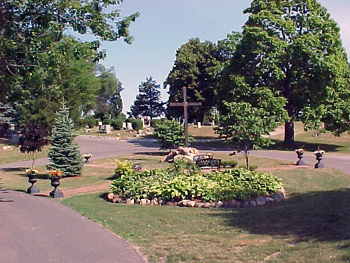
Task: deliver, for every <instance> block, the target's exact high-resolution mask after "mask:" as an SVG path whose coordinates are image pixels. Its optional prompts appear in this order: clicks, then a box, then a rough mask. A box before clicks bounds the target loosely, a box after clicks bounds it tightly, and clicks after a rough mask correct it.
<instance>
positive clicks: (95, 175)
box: [0, 166, 113, 192]
mask: <svg viewBox="0 0 350 263" xmlns="http://www.w3.org/2000/svg"><path fill="white" fill-rule="evenodd" d="M37 168H38V169H39V170H40V171H41V172H40V173H39V174H38V181H37V182H36V183H35V185H36V186H37V187H39V189H40V190H41V192H47V191H49V190H52V186H51V180H50V179H49V178H48V171H47V170H46V168H45V167H44V166H39V167H37ZM111 170H112V169H110V168H103V167H88V166H87V167H84V169H83V174H82V175H81V176H77V177H65V178H62V179H61V180H60V181H61V185H60V186H59V188H60V189H73V188H79V187H85V186H91V185H99V184H103V183H105V182H106V181H109V179H110V177H111V176H112V174H113V173H112V171H111ZM0 182H1V187H3V188H6V189H10V190H15V191H21V192H25V191H26V190H27V188H28V187H29V186H30V183H28V177H27V175H26V172H25V168H18V169H3V170H1V171H0Z"/></svg>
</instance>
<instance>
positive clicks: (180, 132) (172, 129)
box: [154, 119, 193, 150]
mask: <svg viewBox="0 0 350 263" xmlns="http://www.w3.org/2000/svg"><path fill="white" fill-rule="evenodd" d="M154 135H155V136H156V137H157V139H158V142H159V143H160V144H161V149H163V150H165V149H169V150H171V149H172V148H173V147H174V146H184V143H185V134H184V127H183V126H182V125H181V124H179V123H178V121H176V120H167V119H165V120H162V121H161V122H159V123H158V124H157V126H155V127H154ZM192 139H193V138H192V137H191V136H190V135H189V140H192Z"/></svg>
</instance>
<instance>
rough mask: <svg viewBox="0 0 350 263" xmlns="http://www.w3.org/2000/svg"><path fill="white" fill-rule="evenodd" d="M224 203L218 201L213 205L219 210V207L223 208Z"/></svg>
mask: <svg viewBox="0 0 350 263" xmlns="http://www.w3.org/2000/svg"><path fill="white" fill-rule="evenodd" d="M223 205H224V203H223V202H222V201H218V202H217V203H216V204H215V208H220V207H223Z"/></svg>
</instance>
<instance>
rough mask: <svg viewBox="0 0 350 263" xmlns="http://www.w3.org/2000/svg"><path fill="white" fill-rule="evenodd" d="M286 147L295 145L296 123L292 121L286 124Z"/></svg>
mask: <svg viewBox="0 0 350 263" xmlns="http://www.w3.org/2000/svg"><path fill="white" fill-rule="evenodd" d="M283 144H284V146H293V145H294V121H293V120H290V121H289V122H285V123H284V141H283Z"/></svg>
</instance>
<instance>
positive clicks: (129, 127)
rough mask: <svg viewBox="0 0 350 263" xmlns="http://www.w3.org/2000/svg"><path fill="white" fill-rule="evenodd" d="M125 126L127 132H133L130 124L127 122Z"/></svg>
mask: <svg viewBox="0 0 350 263" xmlns="http://www.w3.org/2000/svg"><path fill="white" fill-rule="evenodd" d="M126 124H127V130H128V131H131V130H133V128H132V123H131V122H127V123H126Z"/></svg>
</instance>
